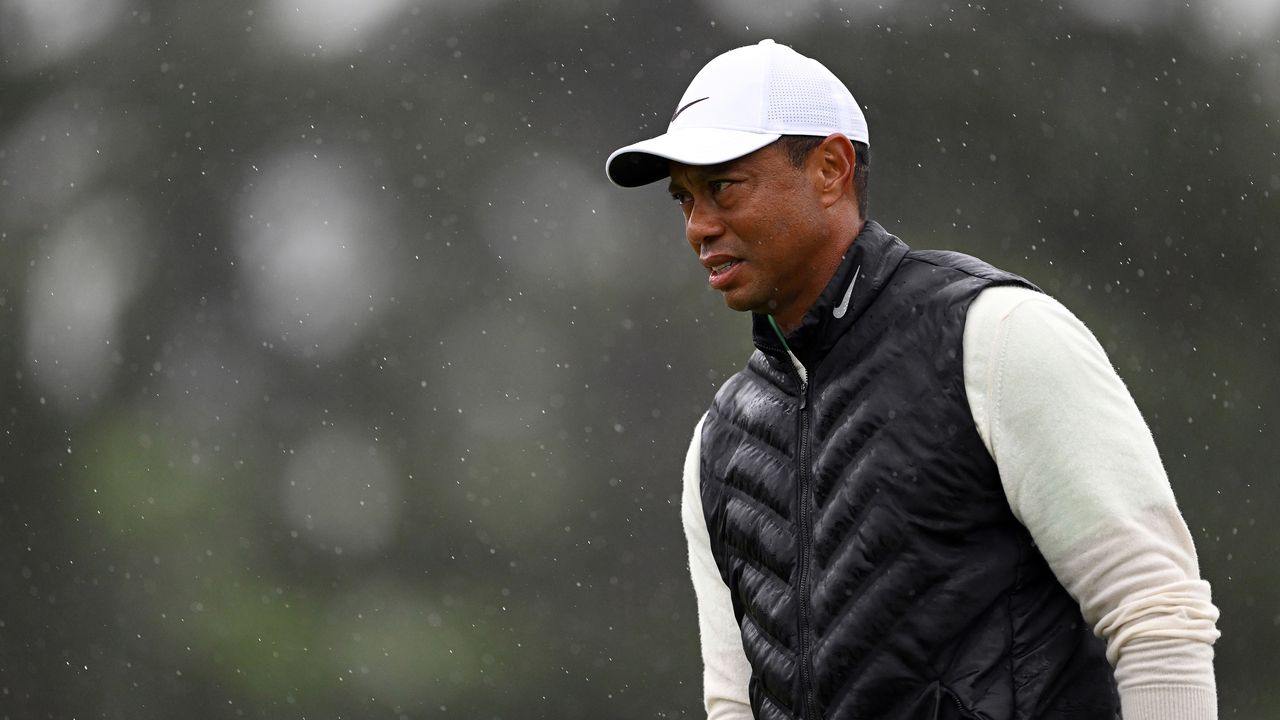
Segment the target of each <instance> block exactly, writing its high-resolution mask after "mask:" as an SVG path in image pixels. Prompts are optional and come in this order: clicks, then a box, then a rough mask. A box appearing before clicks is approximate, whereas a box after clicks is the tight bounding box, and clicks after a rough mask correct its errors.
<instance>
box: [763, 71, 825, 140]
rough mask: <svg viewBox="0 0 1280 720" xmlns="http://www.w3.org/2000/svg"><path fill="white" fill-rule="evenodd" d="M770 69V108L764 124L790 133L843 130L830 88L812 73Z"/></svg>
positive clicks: (766, 112) (767, 110) (766, 113)
mask: <svg viewBox="0 0 1280 720" xmlns="http://www.w3.org/2000/svg"><path fill="white" fill-rule="evenodd" d="M780 65H781V63H779V64H777V65H774V66H773V67H772V68H770V72H769V107H768V108H767V109H766V111H765V122H767V123H768V124H769V126H770V127H773V128H782V127H785V128H786V129H787V130H788V131H789V132H795V131H798V130H816V131H821V132H822V134H824V135H825V134H827V133H828V132H830V131H832V130H833V129H835V128H837V127H839V126H840V120H839V116H838V114H837V112H836V107H835V98H833V97H831V87H830V84H829V83H828V82H827V81H826V79H825V78H822V77H814V73H813V71H812V70H809V69H807V68H798V67H794V66H793V67H783V66H780Z"/></svg>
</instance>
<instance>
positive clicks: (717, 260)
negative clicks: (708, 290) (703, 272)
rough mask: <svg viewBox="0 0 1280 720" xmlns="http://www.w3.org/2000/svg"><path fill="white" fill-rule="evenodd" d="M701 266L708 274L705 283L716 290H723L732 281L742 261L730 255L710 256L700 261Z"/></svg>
mask: <svg viewBox="0 0 1280 720" xmlns="http://www.w3.org/2000/svg"><path fill="white" fill-rule="evenodd" d="M702 266H703V267H705V268H706V269H707V272H708V273H709V275H708V277H707V283H708V284H709V285H711V287H712V288H714V289H716V290H723V289H725V288H726V287H727V286H728V285H729V283H730V282H732V281H733V277H734V276H735V275H736V274H737V271H738V269H739V268H740V267H741V266H742V259H741V258H736V257H733V256H731V255H712V256H710V257H706V258H703V259H702Z"/></svg>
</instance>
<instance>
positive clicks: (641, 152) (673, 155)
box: [605, 40, 870, 187]
mask: <svg viewBox="0 0 1280 720" xmlns="http://www.w3.org/2000/svg"><path fill="white" fill-rule="evenodd" d="M832 133H843V134H844V135H845V136H847V137H848V138H849V139H850V140H856V141H859V142H864V143H867V144H870V139H869V135H868V133H867V119H866V118H865V117H863V115H862V109H861V108H859V107H858V103H857V102H856V101H855V100H854V99H853V95H852V94H851V93H850V92H849V89H848V88H846V87H845V86H844V83H842V82H840V79H839V78H837V77H836V76H835V75H834V74H832V72H831V71H830V70H828V69H827V68H826V67H824V66H823V65H822V63H820V62H818V61H817V60H813V59H811V58H807V57H805V56H803V55H801V54H800V53H798V52H796V51H795V50H792V49H791V48H789V47H787V46H786V45H779V44H777V43H775V42H774V41H772V40H761V41H760V43H759V44H758V45H748V46H746V47H740V48H737V49H736V50H730V51H728V52H726V53H724V54H722V55H719V56H717V57H715V58H714V59H712V60H711V62H709V63H707V64H706V66H704V67H703V68H702V70H700V71H698V74H697V75H696V76H694V78H693V82H691V83H689V89H688V90H685V91H684V96H683V97H681V98H680V102H679V104H677V105H676V111H675V114H674V115H672V116H671V124H670V125H669V126H668V127H667V132H666V133H665V134H663V135H659V136H658V137H656V138H652V139H650V140H644V141H642V142H638V143H635V144H634V145H628V146H626V147H624V148H620V149H618V150H615V151H614V152H613V154H612V155H610V156H609V160H608V161H607V162H606V163H605V172H606V173H608V175H609V179H610V180H612V181H613V182H614V183H615V184H617V185H621V186H622V187H637V186H639V185H646V184H648V183H651V182H654V181H655V180H661V179H662V178H664V177H666V176H667V174H668V170H667V167H668V165H667V162H668V161H669V160H675V161H676V162H680V163H684V164H686V165H716V164H719V163H723V162H728V161H730V160H735V159H737V158H740V157H742V156H743V155H747V154H749V153H753V152H755V151H756V150H759V149H760V148H762V147H764V146H765V145H768V144H769V143H771V142H773V141H774V140H777V139H778V138H780V137H782V136H783V135H816V136H819V137H826V136H828V135H831V134H832Z"/></svg>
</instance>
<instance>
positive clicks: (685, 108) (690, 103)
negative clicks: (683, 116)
mask: <svg viewBox="0 0 1280 720" xmlns="http://www.w3.org/2000/svg"><path fill="white" fill-rule="evenodd" d="M710 99H711V96H710V95H708V96H706V97H704V98H698V99H697V100H690V101H689V102H687V103H685V104H684V105H681V106H680V109H679V110H676V114H675V115H672V116H671V122H675V121H676V118H678V117H680V113H682V112H684V111H685V110H688V109H689V106H690V105H697V104H698V103H700V102H702V101H703V100H710Z"/></svg>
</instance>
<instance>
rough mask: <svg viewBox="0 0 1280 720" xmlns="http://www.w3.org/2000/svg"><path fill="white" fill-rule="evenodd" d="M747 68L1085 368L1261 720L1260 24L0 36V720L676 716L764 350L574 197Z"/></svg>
mask: <svg viewBox="0 0 1280 720" xmlns="http://www.w3.org/2000/svg"><path fill="white" fill-rule="evenodd" d="M762 37H773V38H775V39H777V40H779V41H780V42H785V43H788V44H791V45H793V46H795V47H797V48H798V49H800V50H801V51H802V52H804V53H806V54H808V55H810V56H813V57H816V58H818V59H820V60H822V61H823V62H824V63H826V64H827V65H828V66H829V67H831V68H832V69H833V70H834V71H835V72H836V73H837V74H838V75H840V76H841V77H842V78H843V79H845V80H846V82H847V84H848V85H849V86H850V87H851V88H852V90H853V92H854V94H855V96H856V97H857V98H858V100H859V102H861V103H862V104H863V106H864V107H865V108H866V111H867V115H868V120H869V123H870V127H871V134H872V147H873V151H874V153H873V154H874V159H873V162H872V174H871V216H872V217H873V218H875V219H878V220H879V221H880V222H881V223H883V224H884V225H885V226H887V227H888V228H889V229H890V230H891V231H893V232H895V233H897V234H898V235H900V236H901V237H902V238H904V239H905V240H906V241H907V242H908V243H910V244H912V245H914V246H916V247H921V248H926V247H932V248H951V249H957V250H961V251H964V252H969V253H972V254H976V255H979V256H982V257H983V258H985V259H987V260H988V261H990V262H992V263H994V264H997V265H1000V266H1003V267H1005V268H1007V269H1010V270H1013V271H1016V272H1019V273H1022V274H1023V275H1025V276H1027V277H1028V278H1030V279H1032V280H1033V281H1035V282H1037V283H1039V284H1040V285H1041V286H1042V287H1044V288H1045V289H1046V290H1047V291H1049V292H1051V293H1053V294H1054V295H1056V296H1057V297H1058V298H1060V299H1061V300H1063V301H1064V302H1065V303H1066V304H1067V305H1068V306H1069V307H1071V308H1072V309H1073V310H1075V311H1076V312H1077V314H1079V315H1080V316H1081V317H1082V318H1084V320H1085V321H1086V322H1087V323H1088V324H1089V326H1090V327H1091V328H1092V329H1093V330H1094V332H1095V333H1096V334H1097V335H1098V337H1099V339H1100V340H1101V341H1102V342H1103V344H1104V346H1105V347H1106V348H1107V350H1108V352H1109V353H1110V354H1111V357H1112V360H1113V362H1114V363H1115V364H1116V366H1117V368H1118V369H1119V370H1120V372H1121V374H1122V376H1123V377H1124V378H1125V380H1126V381H1127V382H1128V384H1129V386H1130V388H1131V390H1132V391H1133V393H1134V395H1135V397H1136V398H1137V401H1138V404H1139V406H1140V407H1141V408H1142V410H1143V412H1144V414H1145V415H1146V417H1147V419H1148V421H1149V422H1150V424H1151V427H1152V430H1153V432H1154V434H1155V437H1156V440H1157V443H1158V445H1159V447H1160V450H1161V453H1162V456H1163V459H1164V462H1165V464H1166V467H1167V469H1168V471H1169V475H1170V479H1171V481H1172V483H1173V486H1174V489H1175V491H1176V493H1177V495H1178V498H1179V502H1180V505H1181V507H1182V509H1183V511H1184V513H1185V515H1186V518H1187V522H1188V525H1189V526H1190V527H1191V529H1192V532H1193V533H1194V535H1195V538H1196V541H1197V544H1198V548H1199V552H1200V560H1201V564H1202V567H1203V572H1204V574H1205V576H1206V577H1207V578H1208V579H1209V580H1210V581H1211V582H1212V584H1213V589H1214V599H1215V601H1216V602H1217V603H1218V605H1219V606H1220V607H1221V609H1222V620H1221V623H1220V627H1221V629H1222V632H1223V636H1222V639H1221V640H1220V641H1219V643H1218V645H1217V672H1218V678H1219V692H1220V696H1221V706H1222V714H1223V717H1225V718H1253V719H1261V718H1273V717H1276V716H1277V715H1280V691H1278V690H1277V689H1276V684H1275V664H1274V659H1275V657H1276V650H1277V648H1278V647H1280V573H1278V572H1277V569H1278V568H1277V560H1276V550H1275V548H1276V547H1277V546H1280V523H1277V522H1276V516H1277V511H1278V510H1280V489H1277V486H1276V483H1275V477H1276V475H1275V468H1276V467H1277V466H1278V465H1280V453H1278V452H1277V445H1278V444H1280V442H1278V438H1277V436H1276V425H1277V421H1278V420H1280V414H1278V413H1280V410H1278V408H1277V403H1276V400H1277V390H1278V387H1277V372H1276V371H1277V369H1278V368H1280V362H1278V361H1280V347H1277V346H1278V341H1280V338H1278V337H1277V331H1278V330H1280V328H1277V323H1278V322H1280V320H1278V319H1277V310H1278V309H1280V291H1278V288H1280V249H1277V247H1276V242H1275V241H1276V228H1277V226H1278V224H1280V158H1278V157H1277V152H1280V41H1278V40H1277V38H1278V37H1280V3H1276V2H1274V1H1273V0H1207V1H1203V2H1200V1H1198V2H1194V3H1182V2H1170V1H1166V0H1132V1H1130V2H1123V3H1112V2H1107V1H1105V0H1061V2H1060V3H1059V2H1049V3H1044V2H1020V3H1013V2H1010V3H1008V4H1007V5H1001V4H983V5H978V4H965V3H951V4H938V3H932V2H924V1H923V0H880V1H879V2H862V1H852V2H844V3H840V2H832V1H828V0H804V1H802V2H790V3H767V2H732V1H731V0H701V1H700V2H679V3H677V2H622V1H621V0H613V1H608V0H606V1H603V2H587V1H586V0H576V1H575V0H561V1H559V2H550V1H548V2H514V1H512V2H503V1H502V0H435V1H432V2H425V1H420V0H362V1H361V2H355V1H354V0H352V1H351V2H343V1H342V0H255V1H249V0H232V1H229V2H219V3H212V2H197V1H195V0H186V1H182V0H173V1H170V2H159V1H151V2H147V1H146V0H0V332H3V338H4V342H3V343H2V344H0V369H2V371H3V373H4V377H5V378H6V379H5V381H4V382H3V383H0V400H2V402H0V413H2V417H0V718H15V719H16V718H131V719H145V718H174V717H183V718H232V717H250V718H402V717H405V718H426V717H430V718H436V717H440V718H449V717H454V718H532V717H546V718H654V717H677V716H686V717H694V716H697V714H698V713H699V711H700V696H699V692H700V684H701V674H700V673H701V665H700V661H699V657H698V644H697V628H696V624H695V617H694V605H693V596H692V591H691V589H690V588H689V585H688V582H687V576H686V569H685V561H684V545H683V538H682V535H681V531H680V525H679V516H678V503H677V498H678V493H679V470H680V465H681V461H682V459H683V454H684V451H685V448H686V445H687V442H688V439H689V433H690V431H691V430H692V428H693V425H694V423H695V422H696V420H697V418H698V417H699V415H700V414H701V412H702V410H703V409H704V408H705V406H706V405H707V403H708V402H709V400H710V399H711V397H712V394H713V393H714V391H715V389H716V388H717V387H718V385H719V383H720V382H722V381H723V380H724V379H725V378H726V377H727V376H728V375H729V374H730V373H732V372H734V371H735V369H736V368H738V367H739V366H740V365H741V364H742V363H743V362H744V360H745V358H746V355H747V353H748V351H749V348H750V339H749V323H748V319H747V318H746V317H744V316H741V315H737V314H734V313H732V312H730V311H728V310H726V309H725V308H724V307H723V306H722V304H721V301H720V300H719V298H718V296H716V295H715V294H713V293H712V292H710V291H708V290H707V289H706V288H705V277H704V274H703V272H702V271H701V269H700V268H699V266H698V265H697V263H696V262H695V261H694V258H693V255H692V254H691V253H690V251H689V249H688V246H687V244H686V243H685V241H684V238H683V233H682V228H681V222H680V218H679V212H678V210H677V209H676V208H674V207H672V206H671V204H670V201H669V200H668V199H667V198H666V196H665V193H664V192H663V191H662V189H661V187H658V186H655V187H650V188H646V189H643V190H637V191H623V190H619V189H616V188H613V187H612V186H610V185H609V184H608V183H607V181H606V180H605V178H604V174H603V170H602V165H603V161H604V159H605V157H606V156H607V155H608V153H609V152H610V151H612V150H613V149H614V148H616V147H618V146H620V145H623V144H626V143H629V142H632V141H634V140H637V139H640V138H642V137H647V136H650V135H652V134H656V133H657V132H660V131H661V130H663V129H664V128H665V123H666V120H667V118H668V117H669V115H670V113H671V110H672V108H673V106H674V104H675V102H676V100H677V99H678V98H679V95H680V93H681V92H682V91H683V89H684V86H685V85H686V84H687V82H688V81H689V79H690V78H691V77H692V75H693V73H694V72H695V71H696V70H697V69H698V68H699V67H700V66H701V65H702V64H703V63H705V62H706V61H707V60H708V59H709V58H711V57H713V56H714V55H716V54H718V53H720V52H722V51H724V50H727V49H730V48H732V47H736V46H739V45H743V44H749V43H754V42H756V41H758V40H759V39H760V38H762ZM1267 548H1271V549H1270V550H1268V549H1267Z"/></svg>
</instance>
